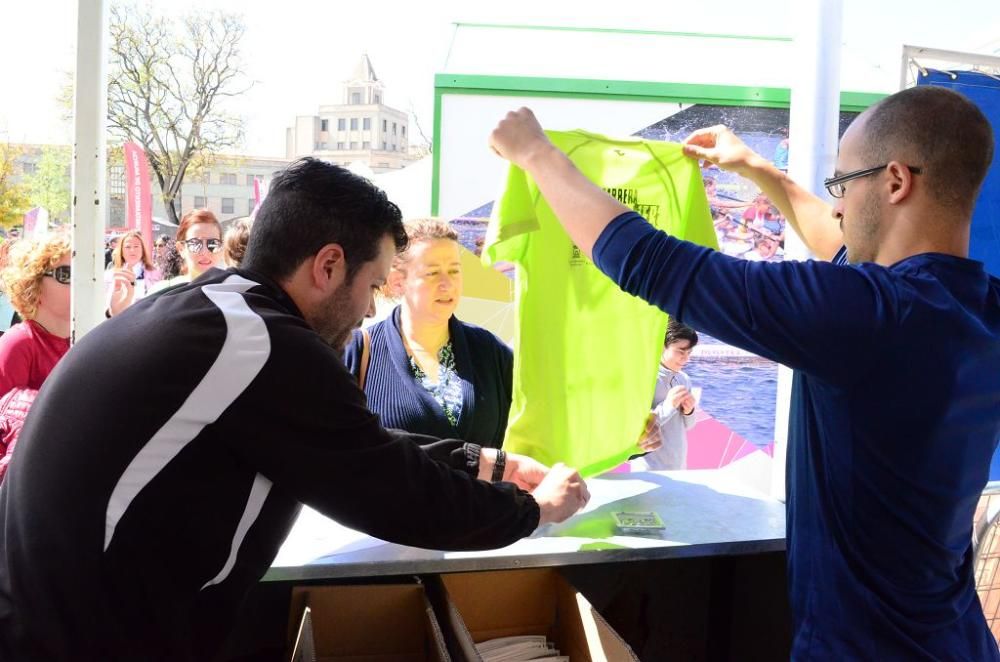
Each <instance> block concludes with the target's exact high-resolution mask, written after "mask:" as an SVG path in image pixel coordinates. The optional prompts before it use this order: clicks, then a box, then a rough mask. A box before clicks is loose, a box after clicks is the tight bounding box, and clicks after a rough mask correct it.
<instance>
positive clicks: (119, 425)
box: [0, 270, 539, 660]
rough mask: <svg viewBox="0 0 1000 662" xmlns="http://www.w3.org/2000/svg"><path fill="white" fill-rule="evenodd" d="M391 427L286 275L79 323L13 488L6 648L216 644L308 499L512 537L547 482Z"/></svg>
mask: <svg viewBox="0 0 1000 662" xmlns="http://www.w3.org/2000/svg"><path fill="white" fill-rule="evenodd" d="M431 441H436V440H432V439H430V438H428V437H421V436H417V435H407V434H405V433H402V432H397V431H387V430H385V429H383V428H382V427H381V426H380V425H379V422H378V419H377V417H376V416H375V415H373V414H372V413H371V412H369V411H368V410H367V408H366V407H365V401H364V396H363V394H362V393H361V391H359V390H358V388H357V386H356V384H355V381H354V378H353V377H352V376H351V375H350V373H348V372H347V370H346V369H345V368H344V366H343V364H342V362H341V354H340V351H338V350H337V349H334V348H332V347H330V346H328V345H327V344H325V343H324V342H323V340H322V339H321V338H320V337H319V336H318V335H317V334H316V333H315V332H314V331H313V330H312V329H311V328H310V327H309V326H307V324H306V323H305V321H304V320H303V318H302V315H301V313H300V312H299V311H298V309H297V308H296V306H295V305H294V304H293V303H292V301H291V300H290V299H289V298H288V296H287V295H286V294H285V293H284V292H283V291H282V290H281V289H280V288H279V287H278V286H277V285H276V284H274V283H273V282H270V281H268V280H267V279H264V278H261V277H260V276H258V275H255V274H252V273H249V272H245V271H234V270H230V271H226V272H222V271H212V272H210V273H209V274H206V275H205V276H203V277H202V278H200V279H199V280H198V281H197V282H196V283H194V284H191V285H187V286H184V287H180V288H177V289H173V290H169V291H166V292H165V293H163V294H162V295H160V296H156V297H153V298H148V299H144V300H142V301H140V302H138V303H137V304H136V305H135V306H133V307H132V308H130V309H129V310H127V311H126V312H125V313H123V314H122V315H120V316H117V317H115V318H113V319H111V320H109V321H107V322H105V323H103V324H102V325H101V326H100V327H98V328H97V329H95V330H94V331H92V332H91V333H89V334H88V335H87V336H86V337H84V338H83V339H82V340H81V341H80V342H79V343H78V344H77V345H75V346H74V347H73V349H72V350H71V351H70V352H69V353H68V354H67V355H66V357H65V358H64V359H63V360H62V361H61V362H60V363H59V365H58V366H57V367H56V369H55V371H53V373H52V374H51V376H50V377H49V379H48V381H47V382H46V383H45V386H44V388H43V389H42V390H41V392H40V394H39V397H38V399H37V400H36V402H35V404H34V407H33V408H32V410H31V413H30V415H29V416H28V420H27V422H26V423H25V426H24V429H23V432H22V434H21V438H20V442H19V445H18V455H17V457H16V458H15V460H14V462H13V463H12V465H11V469H10V471H9V472H8V474H7V478H6V480H5V481H4V483H3V485H2V487H0V534H2V539H0V659H3V660H10V659H45V660H69V659H73V660H89V659H100V660H118V659H123V660H124V659H127V660H132V659H143V660H151V659H169V660H186V659H201V658H204V657H210V656H211V655H212V654H213V653H214V652H215V651H216V650H217V649H218V648H219V646H220V645H221V643H222V642H223V641H224V638H225V636H226V634H227V633H228V630H229V628H230V626H231V621H232V619H233V617H234V616H235V613H236V612H237V610H238V606H239V603H240V601H241V600H242V599H243V597H244V596H245V594H246V593H247V591H248V590H249V589H250V588H251V587H252V586H253V584H254V583H255V582H257V581H258V580H259V579H260V577H261V576H262V575H263V574H264V572H265V571H266V570H267V568H268V567H269V565H270V563H271V561H272V560H273V559H274V556H275V554H276V553H277V551H278V548H279V547H280V545H281V543H282V541H283V540H284V538H285V536H286V535H287V533H288V530H289V528H290V527H291V525H292V523H293V522H294V520H295V517H296V515H297V513H298V510H299V504H300V503H304V504H308V505H309V506H312V507H313V508H315V509H317V510H319V511H321V512H323V513H325V514H327V515H329V516H330V517H333V518H335V519H337V520H338V521H340V522H342V523H343V524H345V525H347V526H350V527H352V528H355V529H359V530H361V531H365V532H367V533H369V534H371V535H373V536H377V537H379V538H383V539H385V540H389V541H392V542H397V543H402V544H406V545H414V546H420V547H428V548H436V549H486V548H492V547H498V546H503V545H508V544H510V543H513V542H514V541H515V540H517V539H519V538H521V537H523V536H525V535H528V534H530V533H531V532H532V531H533V530H534V529H535V527H536V526H537V524H538V518H539V511H538V506H537V504H536V503H535V502H534V499H532V498H531V496H530V495H528V494H526V493H525V492H521V491H519V490H517V489H516V488H514V486H513V485H510V484H500V485H491V484H489V483H486V482H482V481H478V480H475V478H474V471H475V467H474V466H469V465H468V463H467V462H466V459H465V453H464V452H463V451H462V447H461V442H458V441H449V442H438V443H436V444H432V445H431V447H432V448H433V449H434V450H433V451H428V450H425V449H424V448H422V447H421V446H420V445H419V444H422V443H427V442H431Z"/></svg>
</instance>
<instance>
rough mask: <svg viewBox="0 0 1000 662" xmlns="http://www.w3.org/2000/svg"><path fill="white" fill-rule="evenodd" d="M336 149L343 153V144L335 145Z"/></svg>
mask: <svg viewBox="0 0 1000 662" xmlns="http://www.w3.org/2000/svg"><path fill="white" fill-rule="evenodd" d="M337 149H339V150H340V151H344V143H337Z"/></svg>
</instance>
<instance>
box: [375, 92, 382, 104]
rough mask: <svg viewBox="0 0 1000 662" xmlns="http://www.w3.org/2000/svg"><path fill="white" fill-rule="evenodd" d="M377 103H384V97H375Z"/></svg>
mask: <svg viewBox="0 0 1000 662" xmlns="http://www.w3.org/2000/svg"><path fill="white" fill-rule="evenodd" d="M375 103H382V97H381V95H378V94H376V95H375Z"/></svg>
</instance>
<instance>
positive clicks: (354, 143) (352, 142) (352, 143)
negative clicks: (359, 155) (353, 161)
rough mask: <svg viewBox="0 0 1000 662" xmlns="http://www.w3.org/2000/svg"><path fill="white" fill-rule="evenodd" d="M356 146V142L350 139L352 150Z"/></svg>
mask: <svg viewBox="0 0 1000 662" xmlns="http://www.w3.org/2000/svg"><path fill="white" fill-rule="evenodd" d="M357 148H358V143H356V142H354V141H353V140H352V141H351V149H352V150H354V149H357Z"/></svg>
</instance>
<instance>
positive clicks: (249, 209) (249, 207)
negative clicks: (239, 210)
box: [247, 198, 257, 214]
mask: <svg viewBox="0 0 1000 662" xmlns="http://www.w3.org/2000/svg"><path fill="white" fill-rule="evenodd" d="M256 204H257V203H256V202H255V201H254V199H253V198H250V199H248V200H247V213H248V214H252V213H253V208H254V206H256Z"/></svg>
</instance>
